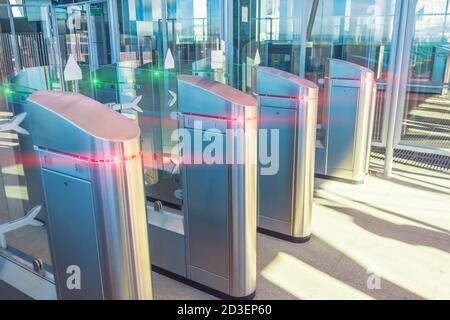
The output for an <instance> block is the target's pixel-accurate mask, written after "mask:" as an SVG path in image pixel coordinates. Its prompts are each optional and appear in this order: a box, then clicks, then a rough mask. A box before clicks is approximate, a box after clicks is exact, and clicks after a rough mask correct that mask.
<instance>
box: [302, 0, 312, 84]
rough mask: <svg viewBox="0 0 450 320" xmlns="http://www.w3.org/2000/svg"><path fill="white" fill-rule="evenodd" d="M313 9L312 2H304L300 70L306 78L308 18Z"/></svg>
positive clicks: (307, 0)
mask: <svg viewBox="0 0 450 320" xmlns="http://www.w3.org/2000/svg"><path fill="white" fill-rule="evenodd" d="M312 7H313V5H312V4H311V1H309V0H303V3H302V6H301V8H302V12H303V15H302V20H301V22H300V23H301V26H300V68H299V76H300V77H302V78H304V77H305V72H306V42H307V41H308V35H307V32H308V24H309V20H308V18H309V17H310V15H311V14H312Z"/></svg>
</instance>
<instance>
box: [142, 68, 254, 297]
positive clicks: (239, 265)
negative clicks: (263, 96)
mask: <svg viewBox="0 0 450 320" xmlns="http://www.w3.org/2000/svg"><path fill="white" fill-rule="evenodd" d="M178 108H179V130H180V132H179V136H180V137H179V138H180V140H181V142H180V148H181V149H182V150H180V161H178V160H176V159H174V162H175V163H179V164H180V168H181V177H182V192H183V195H182V202H183V204H182V212H176V210H172V209H170V208H164V207H163V206H162V203H161V202H158V201H156V202H154V204H153V209H151V210H150V214H149V222H150V224H149V228H150V229H149V235H150V244H151V252H152V253H151V254H152V263H153V265H154V266H156V267H157V268H156V269H157V270H159V271H161V270H165V271H166V272H167V271H169V272H171V273H172V275H173V274H175V275H178V276H181V277H183V278H186V279H189V280H191V281H193V282H195V283H196V284H201V285H203V286H206V287H207V288H209V289H213V290H214V291H215V293H217V294H220V295H225V296H228V297H230V296H231V297H237V298H248V297H251V296H253V294H254V292H255V289H256V214H257V212H256V207H257V152H256V150H257V137H256V126H257V107H256V100H255V99H254V98H252V97H251V96H249V95H247V94H244V93H242V92H240V91H238V90H236V89H233V88H231V87H229V86H226V85H224V84H221V83H219V82H216V81H212V80H208V79H205V78H201V77H195V76H179V77H178Z"/></svg>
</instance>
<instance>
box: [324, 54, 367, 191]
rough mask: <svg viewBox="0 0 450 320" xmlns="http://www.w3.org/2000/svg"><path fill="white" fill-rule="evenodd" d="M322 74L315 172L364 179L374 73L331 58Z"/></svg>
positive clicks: (354, 179) (357, 180) (355, 181)
mask: <svg viewBox="0 0 450 320" xmlns="http://www.w3.org/2000/svg"><path fill="white" fill-rule="evenodd" d="M325 75H326V76H325V90H324V97H323V105H322V111H321V112H319V117H321V118H320V121H319V122H320V123H321V126H320V128H319V134H318V135H319V137H318V138H319V139H318V141H317V148H316V174H317V175H318V176H324V177H331V178H337V179H342V180H345V181H348V182H352V183H363V182H364V177H365V175H366V174H367V173H368V169H369V156H370V145H371V141H372V128H373V116H374V108H375V90H376V86H375V82H374V73H373V71H371V70H369V69H367V68H364V67H361V66H359V65H356V64H353V63H350V62H346V61H342V60H337V59H330V60H328V61H327V64H326V70H325Z"/></svg>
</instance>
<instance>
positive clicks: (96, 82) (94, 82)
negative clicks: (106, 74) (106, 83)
mask: <svg viewBox="0 0 450 320" xmlns="http://www.w3.org/2000/svg"><path fill="white" fill-rule="evenodd" d="M92 83H93V84H94V86H96V87H98V86H99V85H100V81H99V80H98V79H94V80H92Z"/></svg>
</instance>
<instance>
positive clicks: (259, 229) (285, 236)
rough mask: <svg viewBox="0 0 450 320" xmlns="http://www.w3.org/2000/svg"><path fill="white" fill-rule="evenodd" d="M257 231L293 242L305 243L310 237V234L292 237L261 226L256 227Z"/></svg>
mask: <svg viewBox="0 0 450 320" xmlns="http://www.w3.org/2000/svg"><path fill="white" fill-rule="evenodd" d="M258 232H259V233H262V234H265V235H268V236H271V237H274V238H278V239H281V240H286V241H289V242H293V243H305V242H308V241H309V240H310V239H311V236H307V237H293V236H290V235H287V234H284V233H280V232H276V231H272V230H267V229H264V228H261V227H258Z"/></svg>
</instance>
